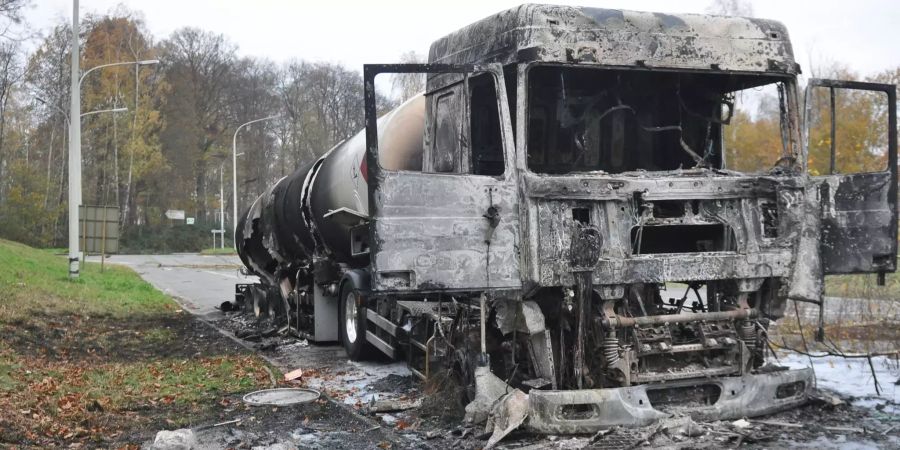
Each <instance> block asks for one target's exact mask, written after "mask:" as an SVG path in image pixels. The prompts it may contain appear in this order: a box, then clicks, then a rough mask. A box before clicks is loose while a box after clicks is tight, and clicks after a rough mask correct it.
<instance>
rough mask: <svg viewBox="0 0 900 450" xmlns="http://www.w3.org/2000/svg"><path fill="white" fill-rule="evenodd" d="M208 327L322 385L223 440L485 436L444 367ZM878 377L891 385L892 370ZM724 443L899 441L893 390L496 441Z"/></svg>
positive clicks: (230, 322) (265, 329) (361, 441)
mask: <svg viewBox="0 0 900 450" xmlns="http://www.w3.org/2000/svg"><path fill="white" fill-rule="evenodd" d="M216 326H218V327H219V328H221V329H223V330H226V332H230V333H231V334H233V335H234V336H235V337H238V338H240V339H243V340H244V342H245V343H246V344H247V345H249V346H252V347H253V348H255V349H256V350H258V351H259V352H261V353H262V354H263V355H265V356H266V357H267V358H269V359H270V360H271V361H273V362H275V363H276V365H278V367H279V368H280V369H281V370H282V371H283V372H285V373H287V372H290V371H293V370H295V369H301V372H302V376H301V377H299V378H298V379H297V380H294V381H292V382H284V383H285V384H287V385H299V386H307V387H312V388H316V389H319V390H320V391H321V392H323V394H324V396H323V399H322V400H319V401H318V402H316V403H313V404H309V405H298V406H294V407H289V408H276V409H271V410H268V409H265V408H264V409H258V410H256V411H253V409H251V410H249V411H242V412H241V413H240V414H243V416H246V417H251V418H252V419H247V420H242V422H241V423H240V425H235V426H229V427H225V428H223V429H222V430H219V429H218V427H217V428H214V429H211V430H214V431H206V433H211V434H210V435H209V436H208V437H210V438H211V439H212V441H214V442H215V443H217V444H223V446H224V447H233V448H242V447H241V445H249V447H246V446H245V447H243V448H252V447H253V446H265V445H271V444H278V445H282V444H283V445H286V446H287V447H283V448H293V447H290V446H292V445H293V446H296V447H297V448H313V449H318V448H321V449H330V448H375V447H379V446H380V447H381V448H393V449H398V448H430V449H456V448H463V449H480V448H483V447H484V446H485V444H486V442H487V438H488V435H487V434H486V433H485V432H484V427H483V425H481V426H467V425H465V424H464V423H463V421H462V417H463V406H464V403H465V400H464V398H465V389H464V388H463V387H462V386H460V385H459V383H456V382H455V378H454V377H452V376H451V375H449V374H447V373H438V374H437V375H436V376H435V377H433V379H432V381H430V382H428V383H422V382H420V381H419V380H418V378H416V377H414V376H413V375H412V374H411V373H410V372H409V371H408V369H406V367H405V365H404V364H403V363H395V362H388V361H372V362H352V361H349V360H348V359H347V356H346V354H345V353H344V351H343V348H342V347H341V346H339V345H337V344H327V345H318V344H311V343H307V342H306V341H305V340H303V339H300V338H297V337H295V336H291V335H290V334H289V333H288V332H287V331H286V330H283V329H279V328H277V327H276V326H274V325H273V324H272V323H269V322H268V321H266V320H257V319H256V318H253V317H251V316H248V315H246V314H237V313H228V314H226V317H225V318H224V319H222V320H220V321H219V322H217V323H216ZM792 365H793V364H792ZM880 381H881V383H882V384H891V385H893V382H894V379H884V380H880ZM826 385H827V386H828V387H833V384H831V383H826ZM891 387H893V386H891ZM862 400H864V401H862ZM237 415H239V414H237V413H236V417H237ZM243 416H242V417H243ZM202 438H203V436H201V438H200V440H201V441H202V440H203V439H202ZM236 444H237V445H236ZM723 447H726V448H737V447H740V448H748V449H763V448H784V447H792V448H816V449H832V448H833V449H838V448H857V449H869V448H873V449H877V448H898V447H900V407H898V405H897V404H896V403H895V402H894V400H893V399H892V398H880V399H875V400H873V399H872V398H871V397H865V398H861V397H859V396H850V395H842V394H841V393H840V392H833V391H817V394H816V395H815V398H814V399H813V400H812V401H811V402H810V403H809V404H807V405H806V406H803V407H801V408H797V409H794V410H790V411H785V412H782V413H778V414H773V415H770V416H765V417H757V418H749V419H741V420H737V421H718V422H695V421H693V420H691V418H690V417H689V416H687V415H675V416H673V417H672V418H671V419H668V420H665V421H662V422H660V423H659V424H657V425H654V426H650V427H644V428H631V429H624V428H611V429H608V430H604V431H602V432H600V433H597V434H595V435H582V436H540V435H534V434H530V433H528V432H527V431H523V430H518V431H515V432H513V433H512V434H510V435H509V436H507V437H506V438H505V439H504V440H503V441H502V442H501V443H500V445H499V446H498V447H497V448H501V449H503V448H505V449H529V450H531V449H539V448H557V449H586V448H590V449H632V448H671V449H681V448H685V449H686V448H694V449H705V448H723ZM211 448H215V447H211ZM275 448H280V447H275Z"/></svg>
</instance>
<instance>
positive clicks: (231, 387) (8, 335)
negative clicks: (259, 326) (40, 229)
mask: <svg viewBox="0 0 900 450" xmlns="http://www.w3.org/2000/svg"><path fill="white" fill-rule="evenodd" d="M67 271H68V269H67V262H66V259H65V258H64V257H59V256H54V255H53V253H52V252H49V251H42V250H36V249H33V248H30V247H28V246H25V245H21V244H16V243H13V242H9V241H4V240H0V292H3V297H0V447H5V446H7V445H24V446H34V447H39V448H43V447H51V446H67V445H73V444H74V445H76V446H77V445H79V444H81V445H85V444H86V445H89V446H101V447H121V446H127V445H130V444H137V443H139V442H140V441H142V440H144V439H148V438H151V437H152V436H153V433H155V431H156V430H158V429H160V428H173V427H180V426H184V425H188V424H193V423H197V422H198V421H203V420H205V419H207V418H210V417H214V416H215V415H216V414H219V411H220V410H221V406H220V404H223V402H225V403H227V402H229V401H231V400H229V397H233V396H235V395H237V394H239V393H242V392H246V391H248V390H252V389H257V388H261V387H268V386H269V380H270V372H271V371H273V370H272V369H270V368H269V367H268V366H267V365H266V364H265V363H264V362H263V361H262V360H261V359H259V358H257V357H255V356H253V355H251V354H249V353H248V352H246V351H245V350H243V349H241V348H239V347H237V346H236V345H235V344H234V343H232V342H231V341H230V340H228V339H227V338H224V337H222V336H220V335H218V334H217V333H215V332H213V331H212V330H211V329H209V328H208V327H207V326H206V325H205V324H202V323H200V322H198V321H196V320H194V319H193V318H192V317H191V316H189V315H188V314H187V313H185V312H183V311H182V310H181V309H180V308H179V306H178V305H177V304H176V303H174V302H173V301H172V300H171V299H170V298H168V297H167V296H165V295H164V294H162V293H161V292H159V291H157V290H156V289H154V288H153V287H152V286H150V285H149V284H147V283H146V282H144V281H143V280H141V279H140V278H139V277H138V276H137V274H135V273H134V272H133V271H131V270H130V269H128V268H125V267H120V266H107V269H106V271H105V272H104V273H100V267H99V265H98V264H93V263H89V264H87V265H85V266H83V268H82V273H81V277H80V278H79V279H78V280H77V281H70V280H68V274H67Z"/></svg>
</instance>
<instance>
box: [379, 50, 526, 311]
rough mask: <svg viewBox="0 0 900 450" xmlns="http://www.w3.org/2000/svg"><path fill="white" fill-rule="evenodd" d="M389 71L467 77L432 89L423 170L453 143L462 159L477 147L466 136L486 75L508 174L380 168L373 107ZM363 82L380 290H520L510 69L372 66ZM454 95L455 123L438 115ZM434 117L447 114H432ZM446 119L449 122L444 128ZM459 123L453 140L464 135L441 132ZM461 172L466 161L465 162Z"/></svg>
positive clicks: (427, 116) (440, 65)
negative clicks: (473, 86) (476, 83)
mask: <svg viewBox="0 0 900 450" xmlns="http://www.w3.org/2000/svg"><path fill="white" fill-rule="evenodd" d="M381 73H425V74H431V75H440V74H444V75H450V76H452V79H453V80H456V78H459V80H458V81H452V82H449V83H448V84H447V85H446V86H443V85H440V86H436V87H431V91H426V92H425V97H426V99H425V101H426V105H427V106H426V113H425V118H424V120H425V127H426V128H425V143H424V144H423V161H424V162H425V164H423V165H425V166H428V162H429V161H430V159H429V158H430V155H431V153H430V151H431V150H430V148H431V147H433V148H434V149H438V147H442V148H443V147H451V146H450V145H447V144H448V142H449V141H448V139H449V140H450V141H452V140H453V139H459V140H460V141H461V142H466V143H465V144H459V149H460V150H459V153H460V155H462V153H463V152H464V150H463V149H465V148H467V146H471V147H472V148H474V146H475V144H474V143H472V142H473V140H472V139H471V136H470V135H469V134H467V133H466V132H465V131H471V130H468V128H469V126H470V125H471V120H472V118H471V114H472V112H471V111H470V109H471V105H470V102H471V101H472V98H474V97H473V94H472V91H470V78H473V79H474V77H473V75H477V76H481V75H482V74H487V75H488V76H489V77H490V78H491V79H492V80H493V87H494V89H495V96H496V99H495V100H496V104H497V105H496V114H497V115H498V117H497V122H496V125H497V126H498V127H499V130H496V132H497V133H498V135H499V140H500V142H499V144H500V148H499V149H498V150H499V151H500V152H501V153H502V155H503V166H502V168H503V173H502V174H500V175H487V174H480V173H477V172H474V171H471V170H469V169H467V170H462V169H460V170H458V171H446V170H443V169H442V170H431V167H430V166H429V167H427V169H428V170H423V171H411V170H399V171H396V170H387V169H384V168H382V166H381V165H380V164H379V162H378V144H379V142H378V140H379V133H378V128H377V126H378V123H377V110H376V105H375V100H376V93H375V76H376V75H378V74H381ZM448 79H449V78H448ZM363 82H364V94H365V114H366V117H365V118H366V163H367V166H368V167H367V173H368V188H369V218H370V222H369V242H370V250H369V257H370V261H371V265H370V268H371V289H372V291H373V292H379V293H387V292H396V293H403V292H416V293H425V292H432V291H433V292H449V291H470V292H471V291H480V290H489V289H507V290H515V289H519V288H520V286H521V276H520V273H519V260H518V251H517V242H518V239H519V222H518V188H517V186H518V184H517V182H516V180H517V176H518V175H517V173H516V170H515V165H514V161H515V147H514V138H513V132H512V126H511V119H510V111H509V102H508V101H507V97H506V87H505V84H504V82H505V80H504V77H503V69H502V67H501V66H500V65H499V64H488V65H483V66H480V65H449V64H366V65H364V66H363ZM451 96H455V98H454V99H453V102H456V103H452V104H453V105H456V106H455V107H454V108H455V109H453V108H449V107H448V109H447V110H446V111H452V114H455V115H454V116H453V118H452V119H446V117H448V116H446V115H445V116H440V115H439V114H438V113H436V112H435V110H436V109H437V108H438V107H439V106H438V105H439V103H438V102H440V101H441V100H442V99H444V98H451ZM470 97H471V98H470ZM433 114H434V115H438V116H439V117H438V118H437V119H435V118H434V117H431V115H433ZM448 114H451V113H448ZM441 117H444V118H445V119H446V120H445V121H444V122H442V121H441V119H440V118H441ZM481 119H483V118H476V120H481ZM451 122H453V123H457V124H463V125H459V127H464V128H465V129H463V128H459V130H461V131H459V134H458V135H455V136H450V133H451V132H449V131H447V132H444V131H446V130H450V129H456V128H454V126H449V125H447V126H445V127H444V128H441V127H442V126H444V125H446V123H451ZM491 123H493V122H491ZM441 133H443V134H441ZM442 138H443V139H442ZM470 156H471V155H470ZM460 158H462V156H460ZM460 167H465V164H462V163H460Z"/></svg>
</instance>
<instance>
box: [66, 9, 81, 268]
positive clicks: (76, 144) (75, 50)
mask: <svg viewBox="0 0 900 450" xmlns="http://www.w3.org/2000/svg"><path fill="white" fill-rule="evenodd" d="M72 3H73V7H72V48H71V53H72V64H71V65H72V80H71V82H72V87H71V91H70V92H69V97H70V99H71V105H70V111H69V278H72V279H74V278H78V272H79V268H78V261H79V258H80V257H81V255H80V253H79V251H78V209H79V208H80V207H81V145H80V144H81V89H80V88H79V86H80V85H81V82H80V81H81V80H80V77H79V75H80V72H81V68H80V67H79V62H80V60H81V55H80V54H79V53H80V52H79V50H80V48H79V47H80V43H79V36H80V34H81V33H80V31H79V29H78V26H79V23H78V0H73V1H72Z"/></svg>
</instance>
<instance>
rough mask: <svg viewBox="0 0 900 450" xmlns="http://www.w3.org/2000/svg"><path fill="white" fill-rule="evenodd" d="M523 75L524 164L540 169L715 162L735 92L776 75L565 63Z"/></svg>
mask: <svg viewBox="0 0 900 450" xmlns="http://www.w3.org/2000/svg"><path fill="white" fill-rule="evenodd" d="M528 76H529V82H528V167H529V168H530V169H531V170H532V171H534V172H537V173H545V174H563V173H570V172H593V171H600V172H605V173H610V174H615V173H622V172H631V171H635V170H647V171H665V170H676V169H680V168H685V169H686V168H691V167H695V166H698V165H701V166H704V167H712V168H721V167H722V165H723V158H722V150H723V149H722V126H723V125H725V124H728V123H729V121H730V120H731V117H732V115H733V112H734V92H736V91H740V90H744V89H748V88H752V87H756V86H762V85H765V84H770V83H774V82H777V81H779V79H778V78H776V77H765V76H759V75H753V76H747V75H733V74H721V73H694V72H667V71H645V70H609V69H598V68H583V67H569V66H537V67H535V68H533V69H531V70H530V72H529V75H528Z"/></svg>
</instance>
